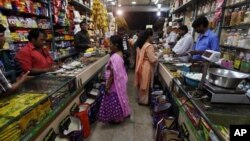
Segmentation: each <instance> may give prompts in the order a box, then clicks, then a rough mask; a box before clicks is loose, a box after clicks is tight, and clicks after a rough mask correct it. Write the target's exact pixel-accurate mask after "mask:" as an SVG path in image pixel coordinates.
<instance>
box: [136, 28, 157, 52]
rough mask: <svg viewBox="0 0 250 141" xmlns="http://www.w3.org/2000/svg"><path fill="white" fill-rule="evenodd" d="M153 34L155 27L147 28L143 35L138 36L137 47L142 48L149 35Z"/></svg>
mask: <svg viewBox="0 0 250 141" xmlns="http://www.w3.org/2000/svg"><path fill="white" fill-rule="evenodd" d="M150 36H153V29H152V28H147V29H146V30H145V31H144V32H143V33H142V34H141V36H140V37H139V38H138V41H137V44H136V45H137V47H139V48H142V46H143V45H144V44H145V42H146V41H147V40H148V37H150Z"/></svg>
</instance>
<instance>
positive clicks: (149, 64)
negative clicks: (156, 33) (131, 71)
mask: <svg viewBox="0 0 250 141" xmlns="http://www.w3.org/2000/svg"><path fill="white" fill-rule="evenodd" d="M152 36H153V31H152V29H150V28H148V29H146V31H145V32H144V33H143V34H142V35H141V36H140V37H139V39H138V42H137V46H138V47H137V55H136V69H135V85H136V86H137V87H138V89H139V95H138V103H139V104H142V105H148V98H149V88H150V86H151V83H152V82H153V74H154V67H155V64H156V62H157V58H158V57H157V56H156V54H155V51H154V47H153V45H152V42H153V41H152Z"/></svg>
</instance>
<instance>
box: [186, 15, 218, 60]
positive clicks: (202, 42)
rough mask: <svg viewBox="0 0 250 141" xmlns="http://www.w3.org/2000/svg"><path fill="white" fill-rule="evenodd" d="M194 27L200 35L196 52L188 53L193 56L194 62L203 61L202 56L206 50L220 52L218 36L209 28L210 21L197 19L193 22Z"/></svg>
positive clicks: (195, 47) (202, 18) (203, 18)
mask: <svg viewBox="0 0 250 141" xmlns="http://www.w3.org/2000/svg"><path fill="white" fill-rule="evenodd" d="M192 27H193V28H194V30H195V32H197V33H199V36H198V39H197V42H196V45H195V46H194V50H193V51H191V52H189V53H187V54H188V55H190V56H191V55H192V56H193V60H198V61H199V60H203V59H202V58H201V55H202V54H203V53H204V51H205V50H214V51H219V50H220V49H219V39H218V36H217V35H216V34H215V33H214V32H213V31H211V30H210V29H209V28H208V20H207V18H206V17H199V18H197V19H196V20H195V21H194V22H193V24H192Z"/></svg>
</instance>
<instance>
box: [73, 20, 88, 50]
mask: <svg viewBox="0 0 250 141" xmlns="http://www.w3.org/2000/svg"><path fill="white" fill-rule="evenodd" d="M80 27H81V31H79V32H78V33H76V35H75V46H76V50H77V51H78V52H85V50H87V49H88V48H89V47H90V38H89V34H88V30H87V23H86V21H82V22H81V23H80Z"/></svg>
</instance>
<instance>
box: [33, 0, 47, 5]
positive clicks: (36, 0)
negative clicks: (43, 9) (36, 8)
mask: <svg viewBox="0 0 250 141" xmlns="http://www.w3.org/2000/svg"><path fill="white" fill-rule="evenodd" d="M32 1H33V2H39V3H42V4H46V5H47V4H49V3H48V1H47V2H46V1H44V0H32Z"/></svg>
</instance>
